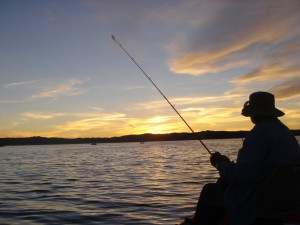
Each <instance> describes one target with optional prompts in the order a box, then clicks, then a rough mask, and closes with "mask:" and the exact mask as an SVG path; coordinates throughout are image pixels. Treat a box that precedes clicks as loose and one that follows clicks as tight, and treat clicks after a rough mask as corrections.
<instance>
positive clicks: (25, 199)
mask: <svg viewBox="0 0 300 225" xmlns="http://www.w3.org/2000/svg"><path fill="white" fill-rule="evenodd" d="M205 143H207V146H208V147H209V148H210V149H211V150H212V151H215V150H218V151H220V152H222V153H225V154H227V155H231V159H232V160H235V154H236V150H237V149H238V148H240V147H241V145H242V141H241V140H240V139H234V140H233V139H232V140H211V141H205ZM208 158H209V156H208V154H207V153H206V151H205V150H204V149H203V148H202V146H201V145H200V143H199V142H198V141H180V142H153V143H145V144H140V143H120V144H98V145H51V146H50V145H47V146H7V147H3V148H1V149H0V224H16V225H20V224H106V225H109V224H119V225H127V224H135V225H137V224H139V225H150V224H174V223H175V222H177V221H178V220H179V219H180V218H183V217H184V216H186V215H189V214H191V213H192V211H193V209H194V207H195V204H196V201H197V198H198V195H199V191H200V190H201V188H202V186H203V185H204V184H205V183H207V182H209V181H214V180H215V178H216V177H217V173H216V171H215V170H214V169H213V168H212V167H211V166H210V164H209V159H208Z"/></svg>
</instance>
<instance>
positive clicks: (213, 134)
mask: <svg viewBox="0 0 300 225" xmlns="http://www.w3.org/2000/svg"><path fill="white" fill-rule="evenodd" d="M293 133H294V134H295V135H296V136H299V135H300V130H293ZM247 134H248V131H210V130H207V131H201V132H197V133H195V135H194V134H193V133H170V134H139V135H125V136H120V137H110V138H46V137H39V136H37V137H27V138H0V146H5V145H49V144H87V143H117V142H150V141H178V140H197V139H201V140H205V139H229V138H245V137H246V136H247Z"/></svg>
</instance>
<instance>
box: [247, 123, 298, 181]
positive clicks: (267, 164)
mask: <svg viewBox="0 0 300 225" xmlns="http://www.w3.org/2000/svg"><path fill="white" fill-rule="evenodd" d="M251 134H252V135H254V136H259V141H260V142H261V145H262V146H265V148H264V150H265V152H264V156H263V162H262V163H263V167H262V171H261V174H262V177H260V179H264V178H265V177H266V176H268V175H269V174H270V172H271V171H272V170H273V169H274V167H276V166H278V165H281V164H285V163H289V162H293V161H300V149H299V144H298V142H297V140H296V138H295V136H294V135H293V133H292V132H291V131H290V130H289V129H288V128H287V127H286V126H285V125H284V124H283V123H282V122H281V121H280V120H279V119H277V118H269V119H265V120H262V121H260V122H258V123H257V124H256V126H255V127H254V128H253V130H252V132H251ZM249 139H251V138H249ZM256 141H258V140H256ZM256 144H257V143H256ZM262 182H263V181H262Z"/></svg>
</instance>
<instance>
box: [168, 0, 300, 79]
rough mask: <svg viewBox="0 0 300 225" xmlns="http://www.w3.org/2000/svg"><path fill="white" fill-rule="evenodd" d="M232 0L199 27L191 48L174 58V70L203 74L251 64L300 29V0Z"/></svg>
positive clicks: (286, 40)
mask: <svg viewBox="0 0 300 225" xmlns="http://www.w3.org/2000/svg"><path fill="white" fill-rule="evenodd" d="M228 3H231V4H227V5H226V4H223V5H221V6H222V8H221V9H218V13H217V11H215V12H213V11H212V12H211V13H212V14H214V15H215V17H214V18H211V21H208V22H207V23H206V24H203V25H202V26H200V27H199V32H198V33H197V32H196V31H195V33H194V34H193V38H191V39H190V43H191V46H190V48H189V49H188V50H187V51H185V52H184V53H183V54H181V56H179V57H176V58H175V59H173V60H172V62H171V63H170V69H171V70H172V71H173V72H174V73H183V74H190V75H203V74H207V73H218V72H222V71H226V70H229V69H233V68H240V67H241V66H243V67H245V66H249V67H250V68H251V67H253V66H255V65H257V64H259V63H261V61H262V60H264V58H265V57H269V55H268V54H271V53H272V51H274V48H275V49H276V47H277V46H278V45H280V44H281V43H283V42H285V43H287V42H288V41H289V39H290V38H292V37H293V36H294V35H296V34H297V32H298V30H295V29H294V28H295V27H297V26H298V25H297V24H299V22H300V15H299V9H300V5H299V2H298V1H293V0H288V1H287V2H282V1H279V0H274V1H254V2H253V1H228ZM232 12H234V13H232ZM274 21H276V22H274ZM286 53H287V52H286Z"/></svg>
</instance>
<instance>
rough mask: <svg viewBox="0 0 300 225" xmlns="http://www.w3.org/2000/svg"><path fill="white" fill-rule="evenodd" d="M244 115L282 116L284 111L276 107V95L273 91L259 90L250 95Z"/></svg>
mask: <svg viewBox="0 0 300 225" xmlns="http://www.w3.org/2000/svg"><path fill="white" fill-rule="evenodd" d="M242 115H243V116H246V117H249V116H273V117H280V116H283V115H284V112H282V111H281V110H279V109H277V108H276V107H275V97H274V95H272V94H271V93H268V92H263V91H258V92H254V93H252V94H251V95H250V96H249V101H246V102H245V104H244V108H243V109H242Z"/></svg>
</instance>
